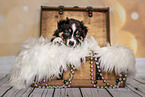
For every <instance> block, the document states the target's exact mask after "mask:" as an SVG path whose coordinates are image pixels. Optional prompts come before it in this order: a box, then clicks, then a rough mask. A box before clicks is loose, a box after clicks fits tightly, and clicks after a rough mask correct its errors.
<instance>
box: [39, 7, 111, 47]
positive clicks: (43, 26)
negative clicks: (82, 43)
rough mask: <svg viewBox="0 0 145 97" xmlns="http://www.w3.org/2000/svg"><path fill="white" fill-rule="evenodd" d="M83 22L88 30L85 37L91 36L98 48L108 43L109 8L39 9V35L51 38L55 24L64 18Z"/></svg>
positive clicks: (55, 27)
mask: <svg viewBox="0 0 145 97" xmlns="http://www.w3.org/2000/svg"><path fill="white" fill-rule="evenodd" d="M67 17H68V18H69V19H70V18H73V19H77V20H79V21H83V23H84V25H85V26H87V28H88V33H87V36H90V35H91V36H93V37H94V38H95V39H96V40H97V41H98V43H99V45H100V46H103V45H105V44H106V42H110V24H109V22H110V21H109V8H108V7H105V8H92V7H87V8H78V7H74V8H71V7H63V6H60V7H48V6H42V7H41V18H40V21H41V23H40V35H42V36H43V37H52V35H53V33H54V31H55V30H56V29H57V22H58V21H60V20H63V19H66V18H67Z"/></svg>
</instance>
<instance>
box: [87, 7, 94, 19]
mask: <svg viewBox="0 0 145 97" xmlns="http://www.w3.org/2000/svg"><path fill="white" fill-rule="evenodd" d="M92 10H93V8H92V6H88V7H87V11H88V16H89V17H92V16H93V12H92Z"/></svg>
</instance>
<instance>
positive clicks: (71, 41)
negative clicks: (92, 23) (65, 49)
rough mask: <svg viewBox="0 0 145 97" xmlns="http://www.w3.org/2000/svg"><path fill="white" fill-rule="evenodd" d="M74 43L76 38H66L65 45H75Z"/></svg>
mask: <svg viewBox="0 0 145 97" xmlns="http://www.w3.org/2000/svg"><path fill="white" fill-rule="evenodd" d="M75 45H76V40H74V39H68V40H67V46H69V47H75Z"/></svg>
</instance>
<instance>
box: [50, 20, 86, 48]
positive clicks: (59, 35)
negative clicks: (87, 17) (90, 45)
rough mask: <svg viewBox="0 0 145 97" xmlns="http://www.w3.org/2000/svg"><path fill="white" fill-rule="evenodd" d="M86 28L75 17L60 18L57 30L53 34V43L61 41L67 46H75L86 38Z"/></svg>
mask: <svg viewBox="0 0 145 97" xmlns="http://www.w3.org/2000/svg"><path fill="white" fill-rule="evenodd" d="M87 32H88V29H87V27H86V26H84V24H83V22H80V21H78V20H76V19H68V18H66V20H61V21H59V22H58V25H57V30H56V31H55V32H54V34H53V38H52V40H51V41H52V42H53V43H56V42H58V43H61V44H62V43H63V44H65V45H66V46H68V47H76V46H77V45H79V44H81V43H82V41H84V39H85V38H86V35H87Z"/></svg>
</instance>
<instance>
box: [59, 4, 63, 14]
mask: <svg viewBox="0 0 145 97" xmlns="http://www.w3.org/2000/svg"><path fill="white" fill-rule="evenodd" d="M58 8H59V14H60V15H62V14H63V9H64V6H59V7H58Z"/></svg>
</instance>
